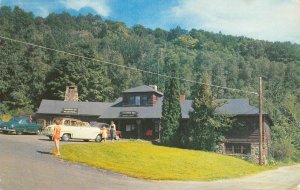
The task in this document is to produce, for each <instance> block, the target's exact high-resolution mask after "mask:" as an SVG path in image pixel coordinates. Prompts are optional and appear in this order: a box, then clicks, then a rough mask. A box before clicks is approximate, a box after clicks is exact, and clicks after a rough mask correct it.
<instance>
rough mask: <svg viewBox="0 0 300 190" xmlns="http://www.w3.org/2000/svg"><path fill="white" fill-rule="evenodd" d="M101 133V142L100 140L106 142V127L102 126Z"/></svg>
mask: <svg viewBox="0 0 300 190" xmlns="http://www.w3.org/2000/svg"><path fill="white" fill-rule="evenodd" d="M101 134H102V139H101V142H102V141H103V142H106V138H107V129H106V127H102V130H101Z"/></svg>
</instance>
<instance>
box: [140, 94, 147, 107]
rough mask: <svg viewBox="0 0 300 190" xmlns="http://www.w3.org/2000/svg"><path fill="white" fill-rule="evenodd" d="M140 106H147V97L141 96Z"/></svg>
mask: <svg viewBox="0 0 300 190" xmlns="http://www.w3.org/2000/svg"><path fill="white" fill-rule="evenodd" d="M141 104H142V105H147V104H148V97H147V96H142V100H141Z"/></svg>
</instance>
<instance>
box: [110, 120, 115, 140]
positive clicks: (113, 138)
mask: <svg viewBox="0 0 300 190" xmlns="http://www.w3.org/2000/svg"><path fill="white" fill-rule="evenodd" d="M109 129H110V130H109V132H110V138H111V140H112V142H114V140H115V138H116V125H115V123H114V121H111V122H110V126H109Z"/></svg>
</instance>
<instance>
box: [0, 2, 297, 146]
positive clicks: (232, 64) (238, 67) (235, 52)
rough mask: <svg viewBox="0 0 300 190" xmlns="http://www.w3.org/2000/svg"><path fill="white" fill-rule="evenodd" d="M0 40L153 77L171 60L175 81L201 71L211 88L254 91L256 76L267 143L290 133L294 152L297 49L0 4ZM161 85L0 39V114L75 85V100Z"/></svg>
mask: <svg viewBox="0 0 300 190" xmlns="http://www.w3.org/2000/svg"><path fill="white" fill-rule="evenodd" d="M0 36H4V37H8V38H12V39H17V40H20V41H24V42H25V41H26V42H29V43H34V44H37V45H41V46H46V47H48V48H53V49H56V50H61V51H66V52H70V53H73V54H77V55H81V56H85V57H89V58H94V59H97V60H103V61H106V62H110V63H113V64H118V65H120V66H130V67H135V68H138V69H142V70H148V71H151V72H154V73H157V72H158V71H159V73H161V74H169V73H168V71H169V70H170V65H172V64H171V63H170V60H172V61H176V62H178V64H179V65H180V71H179V73H180V75H181V77H182V78H185V79H188V80H196V78H199V77H197V76H199V75H202V74H203V73H204V72H207V73H208V74H209V76H210V77H211V81H212V83H213V84H214V85H220V86H226V87H230V88H237V89H242V90H245V91H254V92H257V91H258V78H259V77H260V76H262V77H263V80H264V83H263V85H264V111H265V112H268V113H270V114H271V117H272V119H273V121H274V123H275V127H274V129H273V131H277V132H276V133H275V134H274V135H273V139H275V140H276V139H284V138H285V137H286V136H287V135H286V134H292V135H291V138H289V139H286V141H287V144H291V143H292V144H293V147H290V148H291V149H293V148H294V147H297V146H298V148H300V145H299V144H300V142H299V140H298V141H297V139H298V137H297V134H298V133H295V130H296V131H297V130H298V128H299V121H300V45H297V44H292V43H289V42H284V43H279V42H267V41H261V40H254V39H249V38H245V37H235V36H228V35H223V34H221V33H218V34H215V33H210V32H205V31H203V30H195V29H192V30H190V31H187V30H184V29H181V28H180V27H177V28H174V29H171V30H170V31H166V30H162V29H159V28H157V29H154V30H153V29H148V28H145V27H143V26H141V25H135V26H133V27H128V26H126V25H125V24H124V23H120V22H115V21H110V20H103V19H102V18H101V17H99V16H93V15H87V16H77V17H74V16H70V15H69V14H67V13H64V14H50V15H49V16H48V17H46V18H41V17H34V15H32V14H31V13H26V12H24V11H23V10H22V9H20V8H18V7H16V8H15V9H13V10H12V9H10V8H8V7H1V10H0ZM164 83H165V78H164V77H162V76H160V77H158V76H157V75H153V74H147V73H142V72H140V71H138V70H130V69H127V68H126V67H117V66H114V65H111V64H107V63H104V62H98V61H91V60H87V59H82V58H79V57H75V56H71V55H67V54H63V53H58V52H55V51H51V50H45V49H41V48H37V47H33V46H29V45H25V44H21V43H16V42H12V41H9V40H5V39H2V38H0V100H1V102H0V113H1V114H3V113H7V112H18V113H30V112H32V111H35V110H36V109H37V107H38V106H39V103H40V101H41V100H42V99H63V96H64V91H65V87H66V85H71V84H77V85H78V89H79V95H80V100H81V101H113V100H115V99H116V98H117V97H118V96H119V95H120V92H122V91H123V90H125V89H127V88H129V87H134V86H137V85H141V84H148V85H149V84H157V85H158V88H159V90H161V91H164ZM191 86H192V84H191V83H188V82H184V81H181V84H180V89H181V93H182V94H185V95H186V96H187V97H188V98H192V97H191V96H192V95H191ZM212 90H213V93H214V95H215V96H216V98H219V99H220V98H238V97H243V98H249V99H250V100H251V102H252V103H253V104H256V103H257V97H256V96H255V95H253V94H250V93H246V92H238V91H230V90H224V89H220V88H213V87H212ZM291 131H292V132H291ZM293 135H294V136H293ZM299 136H300V135H299ZM286 138H287V137H286ZM282 144H284V143H278V146H280V145H282Z"/></svg>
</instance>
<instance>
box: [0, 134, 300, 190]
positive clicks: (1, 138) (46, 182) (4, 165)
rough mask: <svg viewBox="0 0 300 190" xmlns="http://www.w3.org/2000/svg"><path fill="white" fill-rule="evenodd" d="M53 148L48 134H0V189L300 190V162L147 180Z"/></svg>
mask: <svg viewBox="0 0 300 190" xmlns="http://www.w3.org/2000/svg"><path fill="white" fill-rule="evenodd" d="M76 143H84V142H76ZM52 148H53V143H52V142H51V141H48V140H47V138H46V137H44V136H36V135H21V136H17V135H2V134H0V189H1V190H10V189H16V190H19V189H20V190H23V189H24V190H26V189H30V190H35V189H43V190H44V189H56V190H60V189H65V190H68V189H72V190H77V189H80V190H82V189H101V190H106V189H108V190H114V189H122V190H127V189H128V190H129V189H130V190H135V189H137V190H140V189H143V190H154V189H155V190H156V189H163V190H164V189H172V190H181V189H182V190H194V189H195V190H196V189H197V190H199V189H201V190H212V189H218V190H219V189H222V190H240V189H241V190H244V189H245V190H250V189H251V190H254V189H264V190H267V189H268V190H276V189H278V190H296V189H297V190H298V189H299V190H300V185H299V184H300V165H296V166H292V167H283V168H280V169H278V170H273V171H267V172H263V173H260V174H258V175H255V176H251V177H246V178H241V179H233V180H220V181H214V182H176V181H175V182H174V181H147V180H139V179H135V178H130V177H126V176H123V175H119V174H115V173H112V172H109V171H105V170H100V169H95V168H91V167H88V166H85V165H81V164H74V163H70V162H66V161H62V160H60V159H57V158H55V157H54V156H52V155H51V154H49V150H50V149H52ZM298 185H299V186H298ZM297 186H298V188H297Z"/></svg>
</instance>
